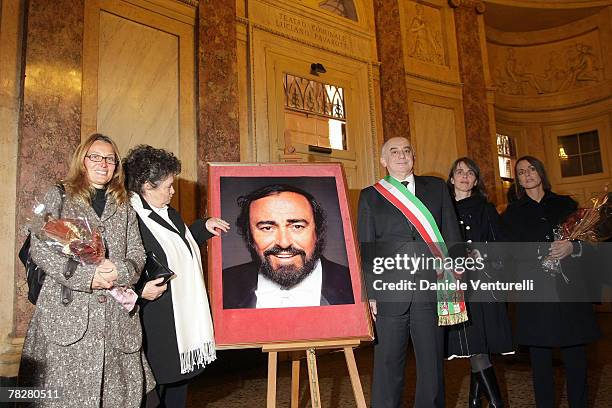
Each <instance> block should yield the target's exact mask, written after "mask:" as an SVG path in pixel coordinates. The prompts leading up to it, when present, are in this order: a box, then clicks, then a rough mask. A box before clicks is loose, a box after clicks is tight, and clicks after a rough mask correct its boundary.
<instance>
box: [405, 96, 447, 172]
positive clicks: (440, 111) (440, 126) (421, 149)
mask: <svg viewBox="0 0 612 408" xmlns="http://www.w3.org/2000/svg"><path fill="white" fill-rule="evenodd" d="M413 109H414V129H413V132H412V133H413V137H414V138H415V147H416V149H415V150H416V151H415V155H416V159H415V166H416V168H417V170H418V172H417V174H422V175H432V176H437V177H441V178H443V179H445V180H446V177H447V175H448V169H449V168H450V164H451V163H452V162H453V160H455V159H456V158H457V157H456V156H457V136H456V133H457V132H456V123H455V111H454V110H453V109H451V108H447V107H442V106H435V105H430V104H427V103H420V102H415V103H414V108H413ZM434 146H437V148H436V147H434ZM442 146H444V148H441V147H442Z"/></svg>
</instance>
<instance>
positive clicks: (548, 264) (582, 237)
mask: <svg viewBox="0 0 612 408" xmlns="http://www.w3.org/2000/svg"><path fill="white" fill-rule="evenodd" d="M611 194H612V193H609V192H608V191H607V188H606V191H605V192H604V193H603V194H601V195H600V196H598V197H596V198H593V199H592V200H591V201H592V203H593V204H592V207H590V208H580V209H578V210H576V211H574V212H573V213H572V214H571V215H570V216H569V217H567V219H566V220H565V222H564V223H562V224H561V225H559V226H558V227H557V228H555V229H554V234H555V240H569V241H584V242H591V243H594V242H601V241H605V240H607V239H609V238H610V237H612V202H610V195H611ZM542 266H543V267H544V270H546V271H547V272H549V273H551V274H552V275H555V274H561V276H563V278H564V279H565V280H566V281H567V277H566V276H565V275H564V274H563V272H562V271H561V263H560V262H559V260H558V259H556V258H553V257H550V256H547V257H545V258H544V259H543V260H542Z"/></svg>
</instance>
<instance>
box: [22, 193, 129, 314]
mask: <svg viewBox="0 0 612 408" xmlns="http://www.w3.org/2000/svg"><path fill="white" fill-rule="evenodd" d="M43 213H44V205H43V204H39V205H37V206H35V208H34V214H35V215H36V216H37V218H36V220H35V222H33V223H31V226H30V229H31V231H32V232H33V233H34V234H36V237H37V238H38V239H39V240H41V241H42V242H44V243H45V244H47V245H48V246H49V247H51V248H53V249H54V250H56V251H57V252H60V253H62V254H64V255H67V256H69V257H71V258H72V259H74V260H76V261H78V262H79V263H81V264H82V265H99V264H100V263H102V261H104V259H105V258H106V247H105V245H104V239H103V238H102V234H101V233H100V231H99V230H98V229H92V228H91V225H90V224H89V222H88V221H87V219H86V218H83V217H78V218H55V217H53V216H51V214H49V213H46V214H44V215H43ZM109 294H110V295H111V296H112V297H113V298H114V299H115V300H116V301H117V302H119V304H121V305H122V306H123V307H124V308H125V309H126V310H128V311H131V310H132V309H133V308H134V305H135V303H136V300H137V299H138V295H136V293H135V292H134V291H133V290H132V289H130V288H124V287H119V286H115V287H113V288H111V289H109Z"/></svg>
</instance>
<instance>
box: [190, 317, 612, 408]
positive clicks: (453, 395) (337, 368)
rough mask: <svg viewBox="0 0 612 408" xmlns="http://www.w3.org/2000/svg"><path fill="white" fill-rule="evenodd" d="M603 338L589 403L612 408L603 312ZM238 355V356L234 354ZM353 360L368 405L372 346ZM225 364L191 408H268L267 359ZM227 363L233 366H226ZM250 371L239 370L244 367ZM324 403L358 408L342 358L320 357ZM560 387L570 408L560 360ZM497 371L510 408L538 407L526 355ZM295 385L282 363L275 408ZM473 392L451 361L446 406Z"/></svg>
mask: <svg viewBox="0 0 612 408" xmlns="http://www.w3.org/2000/svg"><path fill="white" fill-rule="evenodd" d="M598 318H599V321H600V326H601V328H602V331H603V333H604V336H603V338H602V339H601V340H600V341H598V342H597V343H595V344H593V345H592V346H590V347H589V362H590V377H589V387H590V389H589V394H590V396H589V398H590V401H591V406H592V407H596V408H599V407H601V408H604V407H612V313H599V314H598ZM232 353H235V352H232ZM355 357H356V359H357V366H358V369H359V373H360V377H361V383H362V386H363V388H364V393H365V397H366V401H368V402H369V400H370V383H371V371H372V347H371V346H365V347H361V348H359V349H357V350H356V352H355ZM221 358H224V359H226V360H227V362H226V363H225V364H219V366H218V367H212V366H211V367H210V370H207V372H206V373H205V374H204V375H202V376H201V377H199V378H198V379H196V380H195V381H194V383H193V384H192V385H191V386H190V391H189V404H188V406H189V407H208V408H234V407H240V408H245V407H265V403H266V384H267V379H266V375H267V374H266V373H267V366H266V360H265V356H263V355H261V353H258V352H255V351H250V352H244V351H243V352H238V353H236V355H229V356H221ZM228 362H229V363H228ZM242 363H244V364H246V365H248V366H249V368H247V369H240V366H241V364H242ZM317 364H318V369H319V382H320V390H321V403H322V406H323V407H326V408H327V407H331V408H340V407H354V406H355V402H354V398H353V394H352V388H351V383H350V380H349V377H348V372H347V369H346V363H345V360H344V355H343V354H342V353H330V354H326V355H321V356H319V357H318V359H317ZM555 366H556V385H557V394H558V397H559V400H560V401H559V404H558V406H559V407H567V400H566V398H565V393H564V384H563V381H564V380H563V379H564V375H563V368H562V364H561V363H560V361H556V364H555ZM495 367H496V370H497V375H498V378H499V379H500V382H501V387H502V389H503V392H504V394H505V396H506V401H507V402H508V404H507V405H508V406H509V407H517V408H519V407H534V406H535V403H534V399H533V389H532V385H531V371H530V368H529V363H528V359H527V356H526V355H525V354H524V353H518V354H517V355H515V356H506V357H498V358H496V359H495ZM306 374H307V373H306V368H305V366H304V364H302V372H301V380H302V381H301V384H300V385H301V387H300V405H299V406H300V407H310V394H309V391H308V388H307V384H306V382H305V378H306ZM414 375H415V368H414V359H411V360H410V361H409V365H408V367H407V379H408V380H407V382H406V388H405V400H406V402H405V406H406V407H411V406H412V403H413V400H414ZM290 384H291V366H290V362H288V361H285V362H281V363H279V375H278V381H277V406H279V407H288V406H289V397H290ZM468 387H469V363H468V362H467V361H465V360H453V361H449V362H447V363H446V406H447V407H461V408H463V407H465V406H466V404H467V397H468Z"/></svg>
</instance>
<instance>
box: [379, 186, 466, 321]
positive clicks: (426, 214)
mask: <svg viewBox="0 0 612 408" xmlns="http://www.w3.org/2000/svg"><path fill="white" fill-rule="evenodd" d="M374 188H375V189H376V191H378V193H379V194H380V195H382V196H383V197H384V198H385V199H386V200H387V201H389V202H390V203H391V204H392V205H393V206H394V207H395V208H397V209H398V210H400V211H401V212H402V214H403V215H404V216H405V217H406V219H407V220H408V222H409V223H410V224H412V225H413V226H414V228H415V229H416V230H417V232H418V233H419V235H420V236H421V238H423V241H425V243H426V244H427V246H428V247H429V250H430V251H431V253H432V255H433V256H435V257H436V258H440V259H441V260H442V262H441V265H444V264H445V262H444V259H445V258H447V257H448V249H447V247H446V243H445V242H444V238H442V234H441V233H440V229H439V228H438V224H436V221H435V220H434V217H433V215H431V212H430V211H429V209H427V207H426V206H425V204H423V202H422V201H421V200H419V198H418V197H417V196H415V195H414V194H412V193H411V192H410V190H408V188H407V187H404V185H403V184H402V183H400V182H399V181H397V180H396V179H394V178H393V177H391V176H387V177H385V178H384V179H382V180H380V181H379V182H378V183H376V184H374ZM438 280H439V281H443V282H444V283H446V285H443V286H444V287H449V286H451V285H450V283H452V282H455V281H456V279H455V277H454V276H453V272H452V271H450V270H447V269H445V268H443V269H442V270H439V271H438ZM437 300H438V307H437V309H438V324H439V325H440V326H446V325H452V324H457V323H461V322H465V321H467V319H468V317H467V311H466V309H465V301H464V297H463V291H461V290H438V291H437Z"/></svg>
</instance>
